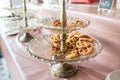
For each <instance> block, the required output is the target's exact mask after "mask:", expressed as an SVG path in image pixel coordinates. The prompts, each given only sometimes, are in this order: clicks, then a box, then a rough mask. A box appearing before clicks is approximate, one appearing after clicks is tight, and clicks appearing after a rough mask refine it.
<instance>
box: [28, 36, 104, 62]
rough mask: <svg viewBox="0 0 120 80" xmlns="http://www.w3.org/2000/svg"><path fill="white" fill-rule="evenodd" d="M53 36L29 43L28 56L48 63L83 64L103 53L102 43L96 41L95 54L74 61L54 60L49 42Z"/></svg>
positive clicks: (38, 38) (36, 39)
mask: <svg viewBox="0 0 120 80" xmlns="http://www.w3.org/2000/svg"><path fill="white" fill-rule="evenodd" d="M51 35H52V34H49V35H43V36H39V37H36V38H34V39H32V40H31V41H29V42H28V44H27V51H28V54H29V55H30V56H32V57H33V58H35V59H38V60H42V61H48V62H61V61H62V62H75V61H79V62H83V61H86V60H88V59H90V58H94V57H95V56H97V55H98V54H99V53H100V52H101V51H102V46H101V43H100V42H99V41H98V40H96V39H95V42H94V45H95V52H94V53H92V54H90V55H87V56H79V57H77V58H74V59H64V60H63V59H62V60H52V56H53V55H52V53H51V50H50V47H51V42H50V40H49V38H50V36H51ZM36 53H37V54H36ZM38 55H39V56H38Z"/></svg>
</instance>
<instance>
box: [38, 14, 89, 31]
mask: <svg viewBox="0 0 120 80" xmlns="http://www.w3.org/2000/svg"><path fill="white" fill-rule="evenodd" d="M56 19H60V17H46V18H42V19H40V20H39V23H40V24H41V25H42V27H44V28H48V29H53V30H62V27H60V26H51V24H52V23H53V21H55V20H56ZM76 20H80V21H82V22H83V25H82V26H75V27H66V28H65V30H66V31H67V30H68V31H72V30H79V29H81V28H85V27H87V26H88V25H89V24H90V21H89V20H87V19H83V18H80V17H72V16H68V17H67V25H70V24H71V23H72V22H75V21H76Z"/></svg>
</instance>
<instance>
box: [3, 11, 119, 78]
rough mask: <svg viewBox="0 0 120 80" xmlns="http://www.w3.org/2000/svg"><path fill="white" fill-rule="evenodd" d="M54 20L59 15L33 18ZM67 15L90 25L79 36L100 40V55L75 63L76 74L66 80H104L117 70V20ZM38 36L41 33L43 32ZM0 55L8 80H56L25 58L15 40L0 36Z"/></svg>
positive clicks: (42, 66)
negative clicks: (83, 20)
mask: <svg viewBox="0 0 120 80" xmlns="http://www.w3.org/2000/svg"><path fill="white" fill-rule="evenodd" d="M51 15H54V16H58V15H59V11H57V10H53V11H52V10H47V9H41V10H40V12H39V15H37V16H40V17H41V16H42V17H46V16H51ZM68 15H72V16H79V17H82V18H86V19H89V20H90V21H91V24H90V25H89V27H88V28H86V29H84V30H81V32H83V33H86V34H89V35H90V36H93V37H95V38H97V39H98V40H100V42H101V43H102V44H103V51H102V52H101V54H99V55H98V56H97V57H96V58H94V59H91V60H89V61H87V62H83V63H78V66H79V71H78V73H77V74H76V75H75V76H73V77H71V78H68V80H104V79H105V76H106V75H107V74H108V73H109V72H111V71H113V70H115V69H120V62H119V61H120V58H119V57H120V49H119V47H120V43H119V41H120V35H119V31H120V27H119V25H120V22H119V21H117V20H119V19H118V18H116V19H113V20H112V19H108V18H106V17H100V16H98V15H96V16H93V15H87V14H83V13H79V12H72V11H69V12H68ZM41 32H45V29H43V30H42V31H41ZM1 42H2V43H1V47H2V53H3V55H4V57H5V58H6V60H7V63H8V67H9V71H10V74H11V78H12V80H58V79H57V78H54V77H53V76H52V75H51V74H50V67H49V65H48V63H45V62H42V61H39V60H35V59H33V58H31V57H29V56H28V55H27V52H26V50H25V46H24V45H23V44H22V43H21V42H19V40H18V36H6V35H5V34H2V35H1Z"/></svg>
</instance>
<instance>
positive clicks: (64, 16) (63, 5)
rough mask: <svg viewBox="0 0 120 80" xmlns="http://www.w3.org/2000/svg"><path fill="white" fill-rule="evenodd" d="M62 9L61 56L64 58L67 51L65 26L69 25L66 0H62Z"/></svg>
mask: <svg viewBox="0 0 120 80" xmlns="http://www.w3.org/2000/svg"><path fill="white" fill-rule="evenodd" d="M61 7H62V9H61V15H60V21H61V24H62V35H61V47H60V51H61V57H62V58H64V56H65V51H66V43H65V42H66V33H65V27H66V26H67V16H66V9H65V0H62V6H61Z"/></svg>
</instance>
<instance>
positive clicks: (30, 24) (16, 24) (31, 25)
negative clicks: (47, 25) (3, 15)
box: [4, 18, 40, 30]
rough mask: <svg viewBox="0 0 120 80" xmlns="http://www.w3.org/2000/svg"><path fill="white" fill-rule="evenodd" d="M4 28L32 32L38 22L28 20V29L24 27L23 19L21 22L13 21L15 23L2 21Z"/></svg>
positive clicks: (31, 19)
mask: <svg viewBox="0 0 120 80" xmlns="http://www.w3.org/2000/svg"><path fill="white" fill-rule="evenodd" d="M4 22H5V25H6V28H8V29H10V30H15V29H18V30H21V29H25V30H32V29H37V28H38V27H40V26H39V24H38V23H37V22H38V20H37V19H35V18H28V19H27V22H28V27H25V21H24V19H22V20H15V21H4Z"/></svg>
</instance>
